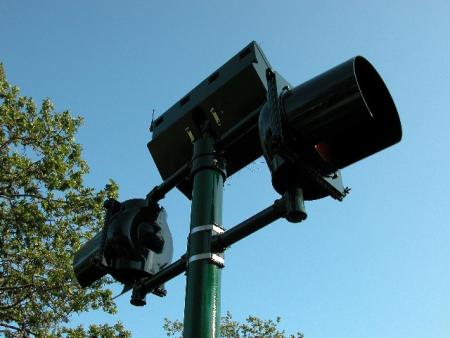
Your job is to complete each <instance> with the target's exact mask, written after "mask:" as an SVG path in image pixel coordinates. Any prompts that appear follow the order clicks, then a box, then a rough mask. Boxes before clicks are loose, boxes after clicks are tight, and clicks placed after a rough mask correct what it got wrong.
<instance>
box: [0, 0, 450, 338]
mask: <svg viewBox="0 0 450 338" xmlns="http://www.w3.org/2000/svg"><path fill="white" fill-rule="evenodd" d="M449 14H450V2H448V1H444V0H442V1H440V0H431V1H418V0H412V1H411V0H409V1H400V0H377V1H368V0H366V1H346V0H343V1H280V2H275V1H256V0H255V1H242V0H240V1H238V0H230V1H221V2H219V1H206V0H205V1H127V2H124V1H112V0H108V1H100V0H97V1H56V0H55V1H47V0H40V1H19V0H1V1H0V32H1V39H0V61H1V62H3V63H4V66H5V69H6V72H7V76H8V78H9V81H10V82H11V83H14V84H17V85H19V87H21V89H22V93H23V94H25V95H29V96H33V97H34V98H35V99H36V100H37V101H40V100H41V99H42V98H44V97H50V98H51V99H52V100H53V101H54V102H55V104H56V107H57V109H58V110H60V111H61V110H65V109H69V110H70V111H71V112H72V113H73V114H77V115H81V116H83V117H84V118H85V124H84V126H83V127H82V128H81V130H80V132H79V134H78V139H77V141H78V142H80V143H81V144H82V145H83V148H84V157H85V158H86V159H87V161H88V163H89V165H90V167H91V173H90V175H89V176H88V178H87V183H88V184H90V185H93V186H95V187H98V188H101V187H102V186H103V185H104V184H105V183H106V182H107V180H108V178H110V177H111V178H113V179H115V180H116V181H117V182H118V184H119V185H120V188H121V193H120V198H121V199H122V200H123V199H129V198H133V197H144V196H145V195H146V193H147V192H148V191H149V189H150V188H151V187H153V186H154V185H156V184H158V183H160V182H161V179H160V177H159V174H158V172H157V170H156V167H155V165H154V163H153V161H152V159H151V157H150V154H149V153H148V151H147V148H146V143H147V142H148V141H149V140H150V138H151V134H150V133H149V131H148V126H149V124H150V121H151V115H152V109H155V110H156V115H158V114H161V113H163V112H164V111H165V110H166V109H167V108H169V107H170V106H171V105H172V104H173V103H175V102H176V101H177V100H179V99H180V98H181V97H182V96H183V95H185V94H186V93H187V92H188V91H189V90H190V89H192V88H193V87H194V86H195V85H197V84H198V83H199V82H200V81H202V80H203V79H204V78H205V77H206V76H208V75H209V74H211V73H212V72H213V71H214V70H215V69H216V68H218V67H219V66H221V65H222V64H223V63H224V62H225V61H226V60H228V59H229V58H230V57H231V56H233V55H234V54H235V53H236V52H237V51H239V50H240V49H241V48H243V47H244V46H245V45H246V44H248V43H249V42H250V41H252V40H256V41H257V42H259V43H260V45H261V47H262V49H263V50H264V52H265V54H266V55H267V57H268V58H269V60H270V62H271V64H272V66H273V67H274V69H275V70H277V71H279V72H280V73H281V74H282V75H283V76H284V77H285V78H286V79H287V80H288V81H289V82H291V83H292V84H293V85H296V84H300V83H302V82H303V81H306V80H307V79H309V78H310V77H312V76H314V75H317V74H319V73H321V72H323V71H325V70H327V69H328V68H330V67H332V66H334V65H337V64H339V63H341V62H342V61H345V60H347V59H348V58H350V57H352V56H354V55H358V54H360V55H363V56H365V57H366V58H367V59H369V60H370V61H371V62H372V63H373V65H374V66H375V67H376V69H377V70H378V71H379V72H380V74H381V76H382V77H383V79H384V80H385V82H386V84H387V86H388V88H389V90H390V92H391V94H392V96H393V98H394V100H395V102H396V105H397V108H398V111H399V114H400V117H401V120H402V125H403V135H404V137H403V140H402V142H401V143H400V144H398V145H396V146H394V147H392V148H389V149H388V150H386V151H384V152H381V153H378V154H376V155H374V156H372V157H370V158H368V159H366V160H364V161H362V162H359V163H357V164H355V165H353V166H351V167H349V168H346V169H345V170H344V171H343V178H344V183H345V184H346V185H348V186H350V187H351V188H352V192H351V194H350V195H349V196H348V198H346V199H345V200H344V201H343V202H341V203H339V202H336V201H334V200H332V199H331V198H326V199H322V200H319V201H315V202H308V203H307V205H306V206H307V211H308V219H307V221H305V222H303V223H300V224H290V223H288V222H287V221H284V220H281V221H277V222H275V223H274V224H272V225H270V226H268V227H266V228H265V229H263V230H261V231H260V232H258V233H256V234H255V235H253V236H252V237H250V238H247V239H245V240H243V241H241V242H239V243H238V244H236V245H234V246H233V247H232V248H231V249H230V250H228V251H227V253H226V267H225V269H224V270H223V271H222V276H223V283H222V313H225V311H227V310H230V311H231V312H232V313H233V315H234V316H235V317H236V318H238V319H243V318H244V317H246V316H247V315H249V314H254V315H257V316H261V317H264V318H274V317H276V316H277V315H279V316H281V317H282V325H281V326H282V327H283V328H285V329H286V330H287V331H288V332H294V331H296V330H301V331H303V332H304V333H305V335H306V337H308V338H319V337H345V338H351V337H354V338H361V337H366V338H372V337H373V338H376V337H384V338H388V337H392V338H399V337H408V338H415V337H423V338H443V337H450V245H449V244H450V221H449V219H450V198H449V194H448V189H449V186H450V178H449V176H450V175H449V169H450V150H449V149H450V136H449V132H450V100H449V95H450V19H449ZM276 198H278V196H277V194H276V193H275V192H274V191H273V189H272V186H271V183H270V175H269V171H268V169H267V168H266V166H265V164H264V163H263V160H262V159H259V160H258V161H256V162H255V163H253V164H252V165H250V166H249V167H248V168H244V169H243V170H242V171H241V172H239V173H237V174H236V175H235V176H233V177H231V178H230V179H229V180H228V181H227V182H226V184H225V192H224V225H225V227H230V226H232V225H234V224H236V223H238V222H239V221H241V220H243V219H245V218H247V217H248V216H250V215H252V214H254V213H255V212H257V211H259V210H261V209H263V208H265V207H266V206H268V205H269V204H271V203H272V201H273V200H274V199H276ZM162 204H163V206H164V207H166V209H167V210H168V214H169V223H170V226H171V230H172V234H173V237H174V246H175V255H174V258H175V259H176V258H178V257H180V256H181V255H182V254H183V253H184V252H185V246H186V236H187V233H188V227H189V208H190V204H189V201H188V200H187V199H186V198H185V197H184V196H183V195H182V194H181V193H180V192H178V191H175V190H174V191H172V192H171V193H169V194H168V196H167V198H166V199H165V200H164V201H163V202H162ZM184 286H185V278H184V276H179V277H178V278H176V279H174V280H172V281H171V282H169V283H167V285H166V287H167V289H168V295H167V297H165V298H163V299H160V298H157V297H153V296H149V297H148V299H147V301H148V305H147V306H146V307H144V308H136V307H133V306H132V305H130V304H129V295H125V296H122V297H121V299H119V301H118V307H119V313H118V314H117V315H116V316H109V315H105V314H102V313H94V312H91V313H86V314H83V315H81V316H79V317H78V316H73V317H72V322H73V323H74V324H77V323H80V322H83V323H89V322H104V321H115V320H117V319H120V320H121V321H122V322H123V323H124V324H125V326H126V327H128V328H129V329H131V330H132V331H133V333H134V336H135V337H156V338H159V337H163V336H164V333H163V330H162V323H163V318H164V317H168V318H171V319H175V318H179V319H182V316H183V308H184ZM119 290H120V288H119V287H117V288H115V292H119Z"/></svg>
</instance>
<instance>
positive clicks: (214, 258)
mask: <svg viewBox="0 0 450 338" xmlns="http://www.w3.org/2000/svg"><path fill="white" fill-rule="evenodd" d="M192 175H193V191H192V207H191V227H190V229H191V230H190V235H189V241H188V257H187V260H188V266H187V270H186V273H187V278H186V298H185V307H184V332H183V337H184V338H218V337H220V281H221V271H220V269H221V268H222V267H223V258H222V257H221V256H218V255H216V254H213V253H212V250H211V237H212V236H213V235H214V234H215V233H216V232H220V230H221V229H220V225H221V223H222V192H223V182H224V180H225V168H224V162H223V161H222V160H221V159H220V157H219V156H218V155H217V153H216V152H215V151H214V140H213V139H212V138H211V137H209V136H208V135H204V137H203V138H201V139H199V140H197V141H196V142H195V143H194V155H193V160H192ZM218 226H219V227H218Z"/></svg>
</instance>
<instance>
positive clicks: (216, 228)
mask: <svg viewBox="0 0 450 338" xmlns="http://www.w3.org/2000/svg"><path fill="white" fill-rule="evenodd" d="M200 231H211V232H212V233H213V235H218V234H222V233H224V232H225V230H224V229H223V228H221V227H220V226H218V225H217V224H206V225H199V226H196V227H194V228H192V229H191V232H190V234H191V235H193V234H195V233H197V232H200Z"/></svg>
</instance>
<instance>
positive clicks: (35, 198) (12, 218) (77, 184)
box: [0, 64, 129, 337]
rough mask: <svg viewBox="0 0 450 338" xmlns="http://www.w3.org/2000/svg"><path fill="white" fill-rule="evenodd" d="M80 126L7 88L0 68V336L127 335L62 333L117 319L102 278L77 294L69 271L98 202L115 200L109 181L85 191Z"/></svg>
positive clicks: (108, 329)
mask: <svg viewBox="0 0 450 338" xmlns="http://www.w3.org/2000/svg"><path fill="white" fill-rule="evenodd" d="M81 123H82V119H81V118H80V117H72V116H71V115H70V113H69V112H68V111H64V112H61V113H60V112H56V111H55V110H54V107H53V104H52V103H51V102H50V100H49V99H45V100H43V102H42V105H41V107H39V108H38V107H37V106H36V104H35V103H34V102H33V100H32V99H31V98H30V97H25V96H20V93H19V88H18V87H15V86H11V85H10V84H8V82H7V80H6V77H5V73H4V69H3V66H2V65H1V64H0V126H1V129H0V334H1V333H3V334H4V335H5V336H7V337H29V336H33V335H34V336H38V337H102V336H103V337H113V336H123V337H127V336H129V333H128V332H127V331H126V330H125V329H124V328H123V326H122V325H121V324H120V323H118V324H116V325H115V326H107V325H93V326H91V327H90V328H86V329H84V328H82V327H78V328H67V327H65V324H64V323H66V322H68V320H69V316H70V315H71V314H72V313H78V312H83V311H87V310H90V309H103V310H104V311H106V312H108V313H115V311H116V307H115V304H114V302H113V301H112V298H111V292H110V291H109V290H105V289H103V286H104V285H105V284H108V283H111V280H108V279H103V280H102V281H99V282H97V283H95V285H93V286H92V287H90V288H87V289H81V288H80V287H79V286H78V283H77V282H76V279H75V276H74V273H73V271H72V257H73V254H74V252H75V251H76V250H78V248H79V247H80V244H81V243H83V242H85V241H86V240H87V239H89V238H91V237H92V236H93V234H94V233H96V232H97V231H98V230H99V229H100V228H101V226H102V217H103V210H102V203H103V201H104V200H105V199H106V198H108V197H112V198H114V197H117V191H118V187H117V185H116V184H115V183H114V182H113V181H110V183H109V184H108V185H107V186H106V187H105V189H103V190H100V191H96V190H95V189H93V188H91V187H88V186H86V185H85V184H84V182H83V178H84V176H85V175H86V174H87V173H88V170H89V169H88V165H87V164H86V162H85V161H84V160H83V159H82V158H81V150H82V149H81V146H80V145H79V144H78V143H76V142H75V139H74V136H75V134H76V132H77V130H78V128H79V127H80V125H81Z"/></svg>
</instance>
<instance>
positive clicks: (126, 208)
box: [73, 199, 173, 287]
mask: <svg viewBox="0 0 450 338" xmlns="http://www.w3.org/2000/svg"><path fill="white" fill-rule="evenodd" d="M105 208H106V209H107V211H106V217H105V227H104V228H103V230H102V231H101V232H99V233H98V234H97V235H96V236H94V237H93V238H92V239H91V240H89V241H88V242H87V243H86V244H85V245H84V246H83V247H81V249H80V250H79V251H78V252H77V253H76V254H75V257H74V260H73V268H74V272H75V276H76V278H77V280H78V282H79V283H80V285H81V286H82V287H87V286H89V285H91V284H92V283H94V282H95V281H96V280H98V279H100V278H101V277H103V276H104V275H106V274H110V275H111V276H112V277H113V278H114V279H116V280H117V281H119V282H121V283H123V284H125V285H132V284H133V283H134V282H135V281H136V280H137V279H139V278H142V277H149V276H152V275H154V274H156V273H157V272H158V271H159V270H160V269H161V268H163V267H164V266H166V265H167V264H169V263H170V262H171V260H172V253H173V247H172V237H171V234H170V231H169V227H168V225H167V214H166V212H165V210H164V209H163V208H161V207H159V206H158V205H157V204H156V203H150V204H149V203H148V201H147V200H144V199H132V200H127V201H125V202H122V203H119V202H117V201H115V200H109V201H107V202H106V203H105Z"/></svg>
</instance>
